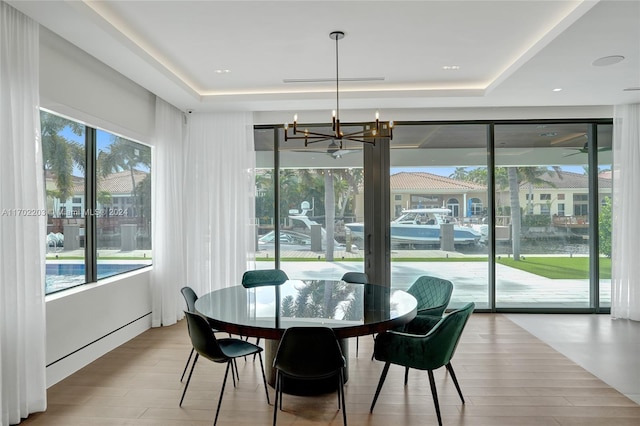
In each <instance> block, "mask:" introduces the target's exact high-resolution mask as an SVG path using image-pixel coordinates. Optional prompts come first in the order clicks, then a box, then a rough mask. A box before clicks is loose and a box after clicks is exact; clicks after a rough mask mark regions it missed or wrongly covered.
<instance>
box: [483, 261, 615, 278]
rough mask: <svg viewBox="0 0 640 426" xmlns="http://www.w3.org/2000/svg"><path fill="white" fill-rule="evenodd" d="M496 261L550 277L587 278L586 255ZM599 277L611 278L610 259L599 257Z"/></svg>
mask: <svg viewBox="0 0 640 426" xmlns="http://www.w3.org/2000/svg"><path fill="white" fill-rule="evenodd" d="M496 263H499V264H501V265H505V266H509V267H511V268H516V269H520V270H522V271H527V272H530V273H532V274H536V275H540V276H543V277H546V278H551V279H587V278H589V258H587V257H529V256H524V259H523V260H520V261H517V262H516V261H515V260H513V259H510V258H502V259H499V260H498V259H496ZM600 278H602V279H610V278H611V259H609V258H600Z"/></svg>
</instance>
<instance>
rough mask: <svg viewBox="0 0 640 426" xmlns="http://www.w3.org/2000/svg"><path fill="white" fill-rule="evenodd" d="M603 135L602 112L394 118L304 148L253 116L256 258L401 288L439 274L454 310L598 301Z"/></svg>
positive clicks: (561, 307)
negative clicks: (382, 136) (573, 118)
mask: <svg viewBox="0 0 640 426" xmlns="http://www.w3.org/2000/svg"><path fill="white" fill-rule="evenodd" d="M611 133H612V125H611V124H610V122H606V121H602V120H594V121H593V122H589V121H586V120H583V121H580V122H570V121H560V120H554V121H552V120H547V121H538V122H533V121H520V122H513V121H494V122H492V121H486V122H484V121H483V122H438V123H435V122H429V123H396V127H395V128H394V135H393V139H392V140H382V141H380V142H379V143H376V146H375V147H372V146H370V145H363V144H362V143H358V142H348V143H347V142H345V143H344V145H343V146H342V147H340V146H339V145H338V142H337V141H325V142H321V143H317V144H309V145H308V146H306V147H305V146H304V141H303V140H288V141H284V134H283V129H282V128H278V127H270V126H265V127H264V128H258V129H256V132H255V135H256V138H255V140H256V159H257V160H256V165H257V169H256V175H257V176H256V228H257V230H258V232H257V235H258V237H257V241H256V260H257V261H258V268H267V267H280V268H282V269H284V270H285V271H286V272H287V273H288V274H289V275H290V276H291V277H293V278H304V279H326V278H334V279H339V278H340V277H341V276H342V274H343V273H344V272H347V271H368V272H369V274H370V276H371V277H373V279H374V281H376V282H380V283H383V284H387V285H389V286H391V287H393V288H398V289H407V288H409V286H411V284H413V283H414V282H415V281H416V279H417V278H418V277H420V276H423V275H430V276H436V277H440V278H445V279H448V280H450V281H452V282H453V284H454V292H453V296H452V300H451V304H450V307H451V308H455V307H458V306H462V305H463V304H465V303H467V302H471V301H473V302H475V304H476V308H477V309H481V310H497V311H520V310H528V311H541V310H545V311H572V310H573V311H595V310H596V309H599V308H600V307H604V308H607V307H608V306H609V304H610V287H611V280H610V264H611V260H610V258H609V255H610V235H611V231H610V229H611V228H610V225H611V220H612V218H611V210H610V201H611V193H612V191H611V188H612V178H611V172H610V170H611V163H612V158H611ZM591 146H593V147H591ZM381 218H382V219H381ZM365 222H366V223H367V224H368V228H367V229H365V226H364V224H365Z"/></svg>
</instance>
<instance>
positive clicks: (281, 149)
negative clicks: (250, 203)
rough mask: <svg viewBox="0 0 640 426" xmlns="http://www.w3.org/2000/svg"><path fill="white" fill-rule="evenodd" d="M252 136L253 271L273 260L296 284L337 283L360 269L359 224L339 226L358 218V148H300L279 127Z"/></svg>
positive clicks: (333, 144)
mask: <svg viewBox="0 0 640 426" xmlns="http://www.w3.org/2000/svg"><path fill="white" fill-rule="evenodd" d="M344 130H345V131H348V130H349V129H348V128H345V129H344ZM274 132H275V133H274ZM255 134H256V147H257V148H258V147H259V148H260V149H259V150H257V158H259V161H257V168H256V182H257V193H256V200H257V201H256V206H257V211H256V216H257V229H258V241H257V250H256V260H257V262H258V267H259V268H262V267H263V266H266V265H271V266H270V267H273V265H274V262H275V261H276V260H275V259H276V258H277V259H278V261H279V263H278V265H279V267H280V268H281V269H283V270H284V271H285V272H286V273H287V274H288V275H289V277H291V278H300V279H303V278H304V279H329V278H333V279H340V278H341V277H342V275H343V274H344V273H345V272H347V271H362V270H363V251H362V248H363V239H362V232H361V231H362V227H360V228H358V227H352V228H348V227H347V226H346V225H347V224H354V223H355V222H357V220H358V218H356V216H355V210H354V209H355V205H356V198H357V197H358V195H359V194H360V193H361V191H362V190H363V166H362V163H363V146H362V144H359V143H357V142H346V141H345V142H344V143H343V145H342V147H340V145H339V144H338V143H337V142H335V141H325V142H319V143H315V144H310V145H309V146H307V147H305V146H304V141H303V140H289V141H286V142H285V141H284V136H283V133H282V129H259V130H257V131H256V133H255ZM276 139H277V140H278V143H277V144H275V140H276ZM274 154H275V155H274ZM276 164H277V168H276V167H275V165H276ZM274 197H277V204H275V203H274V199H275V198H274ZM275 205H277V207H278V211H277V212H276V210H275V208H274V207H273V206H275ZM269 206H271V207H269ZM359 225H362V223H359ZM276 253H277V255H276Z"/></svg>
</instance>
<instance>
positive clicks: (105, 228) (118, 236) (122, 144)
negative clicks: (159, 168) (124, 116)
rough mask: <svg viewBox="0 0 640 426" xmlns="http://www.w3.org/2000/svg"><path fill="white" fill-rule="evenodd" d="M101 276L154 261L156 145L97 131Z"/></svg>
mask: <svg viewBox="0 0 640 426" xmlns="http://www.w3.org/2000/svg"><path fill="white" fill-rule="evenodd" d="M96 144H97V149H96V168H97V194H96V197H97V209H96V212H95V213H96V223H97V226H96V231H97V239H98V240H97V244H96V247H97V249H98V279H101V278H106V277H110V276H112V275H117V274H120V273H123V272H127V271H131V270H134V269H138V268H142V267H144V266H147V265H150V264H151V148H149V147H148V146H145V145H142V144H139V143H137V142H133V141H130V140H128V139H125V138H123V137H120V136H116V135H113V134H111V133H108V132H105V131H102V130H98V131H97V132H96Z"/></svg>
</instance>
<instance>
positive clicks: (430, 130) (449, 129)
mask: <svg viewBox="0 0 640 426" xmlns="http://www.w3.org/2000/svg"><path fill="white" fill-rule="evenodd" d="M390 151H391V152H390V156H391V162H390V164H391V167H390V178H389V181H390V182H389V185H390V198H391V199H390V204H389V207H388V208H390V210H391V217H392V218H393V220H392V222H391V225H390V235H391V286H392V287H395V288H401V289H407V288H408V287H409V286H410V285H411V284H413V282H414V281H415V280H416V279H417V278H418V277H420V276H423V275H430V276H436V277H440V278H444V279H448V280H450V281H452V282H453V283H454V292H453V295H452V301H451V306H452V307H455V306H462V305H463V304H464V303H467V302H471V301H473V302H475V303H476V306H477V307H478V308H480V309H486V308H489V298H488V294H489V292H488V283H489V262H488V227H489V222H488V217H489V216H488V211H487V206H488V205H489V197H488V191H487V188H488V174H487V170H488V169H487V158H488V157H487V126H486V125H484V124H420V125H405V126H398V127H397V128H396V129H395V131H394V139H393V141H391V150H390Z"/></svg>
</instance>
